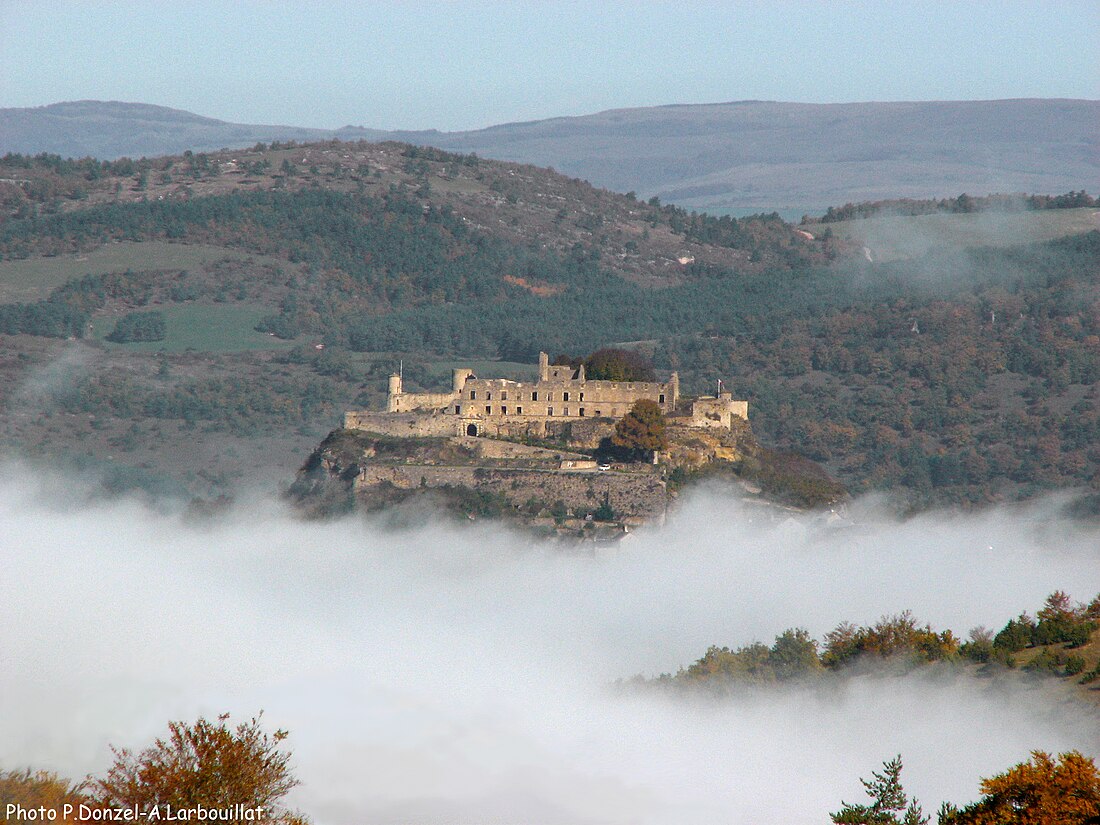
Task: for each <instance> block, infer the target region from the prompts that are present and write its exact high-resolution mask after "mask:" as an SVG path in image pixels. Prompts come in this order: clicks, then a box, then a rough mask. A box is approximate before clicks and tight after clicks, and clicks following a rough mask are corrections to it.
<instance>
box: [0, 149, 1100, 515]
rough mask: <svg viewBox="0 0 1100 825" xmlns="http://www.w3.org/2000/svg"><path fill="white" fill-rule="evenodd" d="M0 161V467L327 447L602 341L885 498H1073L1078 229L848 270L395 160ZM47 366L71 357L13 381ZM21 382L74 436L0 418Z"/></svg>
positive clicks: (501, 172) (1093, 413)
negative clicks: (23, 457) (467, 386)
mask: <svg viewBox="0 0 1100 825" xmlns="http://www.w3.org/2000/svg"><path fill="white" fill-rule="evenodd" d="M0 167H3V169H2V172H3V177H4V179H5V181H6V182H4V183H0V204H2V208H3V209H4V210H6V211H5V212H4V217H3V219H2V220H0V256H2V257H3V261H0V287H5V288H8V287H10V290H9V291H11V292H12V294H18V295H20V296H22V297H21V299H20V300H19V301H17V302H10V303H7V304H3V305H0V335H5V336H7V337H6V338H5V339H4V340H5V344H6V345H7V346H6V349H7V351H8V353H9V354H10V355H9V356H8V357H7V359H6V360H5V361H4V362H3V363H0V371H2V374H3V376H4V378H3V386H2V389H3V393H4V401H5V405H6V410H7V413H6V415H7V418H6V419H5V421H4V428H5V429H4V431H5V433H6V437H5V438H6V440H7V442H8V443H9V445H10V446H11V447H13V448H15V449H24V448H29V449H32V450H33V451H37V452H41V453H45V454H50V453H52V452H57V451H59V450H60V451H64V450H65V449H66V448H65V444H66V443H68V440H72V442H73V443H77V442H81V438H82V437H83V436H87V437H86V438H83V442H82V443H84V444H85V445H88V444H95V443H96V441H97V438H96V437H95V436H96V434H97V433H101V434H102V436H103V437H102V440H101V441H100V443H99V445H98V446H92V447H87V448H86V449H88V450H90V451H91V452H92V453H93V456H95V455H105V454H107V453H110V455H112V456H113V457H114V458H113V460H116V461H117V460H118V458H117V455H118V454H119V453H127V452H129V453H132V455H130V456H128V457H126V459H125V460H126V461H127V463H130V462H131V461H134V460H136V463H137V464H138V465H141V464H145V465H147V467H146V469H147V470H148V471H149V472H151V473H154V474H155V473H157V472H162V471H164V470H165V469H167V468H166V467H165V464H164V462H162V461H161V459H159V458H158V457H157V452H156V451H155V450H152V449H146V447H147V446H148V443H149V442H150V441H151V440H153V439H156V440H157V441H158V442H163V441H168V440H171V438H173V437H175V436H174V435H173V434H174V433H176V432H177V428H194V427H196V426H197V425H199V424H201V427H202V430H203V432H204V433H205V434H206V435H207V436H209V437H210V438H211V439H213V440H214V442H216V440H217V439H218V438H220V437H222V436H229V435H231V436H232V437H233V438H234V439H239V440H243V441H241V442H240V443H241V444H245V443H247V440H248V439H253V438H256V437H263V438H275V439H276V440H278V439H280V438H283V439H284V441H286V442H287V443H289V442H290V441H294V442H295V443H296V444H297V443H301V440H302V439H304V438H306V437H307V436H308V434H310V433H312V432H315V431H327V430H328V429H331V426H332V425H333V424H334V423H335V421H336V420H337V418H338V416H339V414H340V412H341V410H342V408H343V407H346V406H349V405H353V404H358V405H361V404H368V403H376V402H377V399H378V398H379V395H380V393H381V392H382V390H383V379H384V375H385V374H386V373H387V372H388V371H389V370H390V369H392V368H393V365H394V364H395V362H397V361H399V360H400V361H403V362H404V365H405V370H406V383H407V385H408V386H409V387H410V388H417V387H431V386H433V385H437V384H439V383H443V382H444V381H445V375H444V374H445V370H446V365H447V364H449V363H453V362H455V361H465V360H469V359H476V360H477V361H479V362H485V361H492V360H499V361H504V362H511V365H510V364H505V363H501V364H499V366H496V367H493V366H491V365H490V366H488V367H487V369H490V370H495V371H497V372H498V373H500V374H509V370H513V369H519V368H520V367H519V366H518V364H522V363H525V362H530V361H531V360H532V359H533V358H534V356H535V354H536V353H537V352H538V351H539V350H540V349H541V350H549V351H551V352H554V353H558V352H571V353H576V352H582V351H592V350H595V349H597V348H599V347H601V346H605V345H608V344H612V343H625V344H627V345H629V346H635V347H640V348H642V349H644V350H646V351H647V352H648V353H649V354H651V355H652V356H653V357H654V358H655V360H656V363H657V366H658V368H660V369H662V370H678V371H679V372H680V375H681V381H682V384H683V386H684V388H685V390H686V391H687V392H689V393H693V392H694V393H697V392H705V391H708V390H710V389H711V388H712V387H713V386H714V385H715V381H716V380H717V379H719V378H722V379H723V380H725V381H726V383H727V386H728V387H730V388H731V389H733V390H734V392H735V394H737V395H738V396H740V397H745V398H748V399H749V401H750V409H751V411H752V413H751V416H752V421H753V426H754V428H755V429H756V431H757V432H758V433H759V434H760V435H761V436H763V439H764V440H765V441H770V442H772V443H773V444H775V445H776V446H778V447H780V448H782V449H786V450H793V451H796V452H801V453H803V454H804V455H807V456H809V457H810V458H813V459H815V460H818V461H821V462H824V463H826V464H827V465H828V466H829V468H830V470H831V471H833V472H834V473H837V474H839V476H840V477H841V478H842V479H843V480H844V481H845V482H846V483H848V484H849V485H850V487H852V488H853V489H855V490H865V489H887V490H891V491H893V492H894V493H896V494H897V495H898V497H899V498H900V499H901V500H902V501H904V502H905V503H906V506H917V507H920V506H925V505H927V504H930V503H935V502H958V501H960V500H961V501H969V502H983V501H990V500H996V499H1000V498H1016V497H1026V496H1030V495H1034V494H1036V493H1038V492H1040V491H1043V490H1048V489H1054V488H1059V487H1077V488H1083V489H1088V488H1090V487H1091V488H1092V489H1093V490H1095V489H1096V488H1097V487H1098V486H1100V475H1098V473H1097V467H1098V466H1100V416H1098V412H1097V410H1098V391H1097V387H1098V381H1100V337H1098V336H1100V233H1097V232H1093V233H1091V234H1085V235H1078V236H1074V237H1068V238H1064V239H1060V240H1055V241H1052V242H1048V243H1043V244H1028V245H1022V246H1013V245H1011V244H1008V245H1007V246H1005V247H1004V248H999V249H991V248H988V249H981V248H979V249H965V250H964V249H957V248H955V249H952V250H950V251H948V250H941V251H938V252H936V253H935V254H931V255H927V256H924V257H922V258H919V259H912V260H907V261H898V262H894V263H890V264H876V263H871V262H868V261H866V260H865V259H864V258H863V256H862V255H860V254H859V251H858V249H856V248H852V247H850V246H846V245H845V244H844V243H842V242H840V241H838V240H837V239H835V238H832V237H831V233H829V232H827V231H826V232H823V233H820V234H819V235H818V237H808V235H809V233H801V234H800V233H799V232H798V231H796V230H795V228H794V227H792V226H790V225H788V224H786V223H784V222H783V221H782V220H780V219H779V218H778V216H775V215H762V216H756V217H752V218H744V219H739V220H738V219H734V218H730V217H723V218H714V217H709V216H705V215H699V214H695V213H689V212H686V211H684V210H682V209H679V208H677V207H671V206H665V205H661V204H660V203H659V202H658V201H656V199H654V200H652V201H650V202H642V201H639V200H637V199H636V198H634V197H632V196H630V195H625V196H624V195H615V194H613V193H610V192H606V191H602V190H597V189H593V188H592V187H590V186H588V185H587V184H584V183H583V182H580V181H576V180H571V179H569V178H565V177H563V176H560V175H557V174H555V173H554V172H552V171H550V170H544V169H537V168H534V167H529V166H518V165H514V164H503V163H496V162H490V161H486V160H483V159H480V158H478V157H476V156H473V155H453V154H448V153H444V152H439V151H437V150H427V149H420V148H416V147H412V146H407V145H402V144H367V143H350V144H344V143H336V142H330V143H324V144H313V145H306V146H296V145H279V144H275V145H272V146H266V145H258V146H256V147H253V148H252V149H250V150H242V151H240V152H225V153H218V154H211V155H202V154H199V155H194V154H187V155H184V156H180V157H168V158H156V159H152V160H141V161H130V160H126V159H123V160H119V161H114V162H100V161H95V160H91V159H85V160H79V161H73V160H65V159H62V158H59V157H56V156H37V157H25V156H15V155H9V156H7V157H5V158H3V159H2V160H0ZM1082 194H1083V193H1082ZM176 249H179V250H184V251H189V254H190V255H191V258H190V260H192V261H193V263H192V264H188V265H186V266H184V265H181V264H180V263H178V261H180V260H183V259H184V258H185V257H186V256H177V255H173V256H168V255H167V254H166V250H176ZM108 252H110V255H109V256H108V255H107V253H108ZM169 257H171V260H172V261H173V263H168V261H169ZM107 258H110V260H111V261H112V263H111V264H106V263H104V264H99V263H96V264H95V265H94V266H93V265H92V261H100V260H101V259H102V260H107ZM85 260H87V261H88V264H89V269H88V270H87V272H86V274H83V275H82V276H81V277H76V278H72V277H64V276H62V275H60V274H59V273H60V272H61V271H62V269H63V268H64V267H67V269H64V271H66V272H72V271H73V270H72V267H73V266H78V265H79V262H81V261H85ZM121 262H126V263H125V265H124V266H123V265H120V264H121ZM77 271H79V270H77ZM16 287H18V288H16ZM134 313H139V314H137V315H135V314H134ZM119 330H121V332H120V331H119ZM196 330H205V332H202V333H201V334H198V333H196ZM187 333H189V334H190V337H187ZM67 339H75V340H73V341H67ZM81 341H83V342H85V343H81ZM73 352H80V353H82V354H81V355H80V356H79V360H80V361H81V363H82V364H84V365H85V366H84V368H83V369H81V370H79V371H77V372H76V373H75V374H74V375H73V376H72V378H71V379H70V380H68V381H67V383H65V385H64V386H63V387H58V386H55V385H54V384H52V383H50V382H45V386H46V387H47V390H48V391H44V390H42V389H41V386H42V385H43V382H42V380H41V378H40V377H38V376H39V374H40V373H41V371H42V370H49V369H50V366H49V365H50V364H51V363H52V362H53V361H54V360H55V359H58V358H61V359H62V360H64V359H65V358H67V357H68V358H74V357H76V356H73V355H71V353H73ZM233 377H238V378H241V377H243V378H245V381H243V382H236V381H234V380H232V379H233ZM28 388H32V389H33V392H32V389H28ZM28 393H30V394H31V396H33V398H35V399H38V400H37V401H36V402H35V403H41V404H42V405H43V412H45V413H46V414H47V415H51V414H54V413H57V414H60V415H63V416H69V417H70V418H73V417H75V420H70V421H69V424H68V425H67V426H65V427H53V426H51V425H48V424H44V423H43V422H42V421H41V420H30V419H27V418H26V417H25V416H23V417H20V415H17V414H16V411H17V410H21V409H25V408H26V404H27V403H28V402H27V398H28V397H30V396H28ZM234 443H235V444H237V443H238V442H234ZM210 449H211V452H215V453H218V454H222V453H225V450H224V449H220V448H215V446H214V445H213V443H212V445H211V448H210ZM234 449H235V450H239V451H240V452H238V456H239V455H240V454H241V452H247V448H246V447H242V446H240V445H238V446H237V447H234ZM139 456H140V458H139ZM235 466H236V467H237V469H236V470H235V471H234V472H236V473H237V474H240V473H242V472H247V470H245V469H244V468H245V467H246V466H247V461H246V460H244V459H240V460H238V461H237V464H236V465H235ZM287 469H292V468H287ZM189 471H190V472H198V470H196V469H195V468H191V469H190V470H189ZM208 475H212V476H213V477H214V478H215V481H213V482H211V483H212V484H213V486H214V487H217V486H219V484H223V483H224V484H227V483H228V482H227V481H225V479H224V478H222V477H221V476H218V474H217V473H213V474H210V473H208ZM219 478H221V479H222V480H221V481H218V480H217V479H219ZM207 480H209V479H207Z"/></svg>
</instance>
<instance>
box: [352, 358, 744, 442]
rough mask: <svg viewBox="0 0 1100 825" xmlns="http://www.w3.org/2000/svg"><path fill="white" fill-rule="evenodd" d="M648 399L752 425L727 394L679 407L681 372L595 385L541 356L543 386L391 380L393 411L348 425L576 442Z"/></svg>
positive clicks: (461, 378) (668, 409)
mask: <svg viewBox="0 0 1100 825" xmlns="http://www.w3.org/2000/svg"><path fill="white" fill-rule="evenodd" d="M642 399H649V400H651V401H654V402H656V404H657V405H658V406H659V407H660V408H661V410H662V412H664V413H665V415H666V416H668V418H669V423H670V424H678V425H681V426H687V427H697V428H710V429H715V428H717V429H727V430H728V429H730V428H731V426H732V422H733V418H734V417H739V418H742V419H746V420H747V419H748V414H749V409H748V407H749V405H748V402H747V401H735V400H734V399H733V395H732V394H731V393H729V392H721V391H720V392H719V393H718V395H716V396H703V397H700V398H696V399H694V400H693V401H692V402H691V408H690V412H688V411H686V410H682V409H680V380H679V377H678V376H677V375H676V373H675V372H674V373H672V374H671V376H669V380H668V381H667V382H663V383H662V382H658V381H604V380H590V379H588V378H587V377H586V376H585V371H584V365H583V364H582V365H581V366H579V367H576V368H574V367H571V366H568V365H565V366H561V365H556V364H551V363H550V359H549V356H548V355H547V354H546V353H545V352H540V353H539V374H538V380H536V381H533V382H526V381H511V380H508V379H504V378H479V377H478V376H476V375H475V374H474V372H473V370H470V369H465V368H460V369H455V370H453V371H452V379H451V391H450V392H444V393H409V392H405V391H404V387H403V385H402V377H401V375H400V374H394V375H391V376H390V380H389V394H388V397H387V404H386V412H385V413H379V412H368V411H349V412H347V413H346V414H345V415H344V427H345V428H347V429H355V430H369V431H373V432H381V433H387V434H392V435H407V436H415V435H436V436H442V435H448V436H503V437H513V438H516V437H536V438H545V437H548V436H553V435H559V434H561V433H562V432H563V431H565V429H566V426H568V432H569V433H570V434H571V435H572V437H573V438H574V439H577V440H591V439H592V438H594V437H596V435H597V434H598V433H601V432H605V431H606V430H607V427H608V424H609V423H610V422H612V421H614V420H617V419H620V418H622V417H623V416H624V415H626V414H627V413H628V412H629V411H630V408H631V407H632V406H634V403H635V402H636V401H640V400H642ZM586 433H588V434H589V435H588V436H587V437H586V435H585V434H586Z"/></svg>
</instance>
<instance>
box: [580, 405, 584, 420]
mask: <svg viewBox="0 0 1100 825" xmlns="http://www.w3.org/2000/svg"><path fill="white" fill-rule="evenodd" d="M581 418H584V407H581Z"/></svg>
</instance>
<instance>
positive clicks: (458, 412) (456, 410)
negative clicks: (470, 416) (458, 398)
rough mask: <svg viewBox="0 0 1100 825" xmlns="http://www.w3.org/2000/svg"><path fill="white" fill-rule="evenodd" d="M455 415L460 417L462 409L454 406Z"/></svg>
mask: <svg viewBox="0 0 1100 825" xmlns="http://www.w3.org/2000/svg"><path fill="white" fill-rule="evenodd" d="M455 415H462V407H461V406H459V405H458V404H455Z"/></svg>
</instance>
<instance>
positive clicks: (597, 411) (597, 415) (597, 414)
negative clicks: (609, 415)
mask: <svg viewBox="0 0 1100 825" xmlns="http://www.w3.org/2000/svg"><path fill="white" fill-rule="evenodd" d="M601 415H603V412H601V411H600V410H596V417H597V418H599V417H600V416H601Z"/></svg>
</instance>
